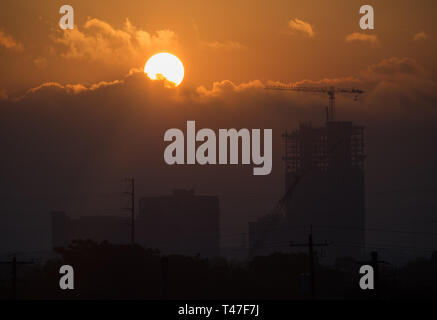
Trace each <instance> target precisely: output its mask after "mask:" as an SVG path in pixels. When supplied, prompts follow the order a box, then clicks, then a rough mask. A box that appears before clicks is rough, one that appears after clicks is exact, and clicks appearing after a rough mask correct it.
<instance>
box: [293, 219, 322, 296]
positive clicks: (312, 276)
mask: <svg viewBox="0 0 437 320" xmlns="http://www.w3.org/2000/svg"><path fill="white" fill-rule="evenodd" d="M328 245H329V244H328V242H327V241H325V242H324V243H314V242H313V227H312V226H311V230H310V234H309V235H308V243H293V242H290V247H308V257H309V264H310V293H311V299H315V298H316V275H315V267H314V247H326V246H328Z"/></svg>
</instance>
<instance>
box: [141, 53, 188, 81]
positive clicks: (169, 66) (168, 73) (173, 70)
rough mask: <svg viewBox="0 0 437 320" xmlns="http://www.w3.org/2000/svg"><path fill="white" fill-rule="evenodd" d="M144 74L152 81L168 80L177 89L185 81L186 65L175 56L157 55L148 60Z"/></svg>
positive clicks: (168, 54) (167, 54)
mask: <svg viewBox="0 0 437 320" xmlns="http://www.w3.org/2000/svg"><path fill="white" fill-rule="evenodd" d="M144 73H146V74H147V76H148V77H149V78H150V79H152V80H163V79H165V80H167V81H169V82H170V83H171V84H172V85H173V86H175V87H177V86H178V85H180V84H181V82H182V80H183V79H184V65H183V64H182V62H181V60H179V58H178V57H176V56H175V55H172V54H170V53H167V52H161V53H157V54H155V55H154V56H152V57H151V58H150V59H149V60H147V62H146V65H145V66H144Z"/></svg>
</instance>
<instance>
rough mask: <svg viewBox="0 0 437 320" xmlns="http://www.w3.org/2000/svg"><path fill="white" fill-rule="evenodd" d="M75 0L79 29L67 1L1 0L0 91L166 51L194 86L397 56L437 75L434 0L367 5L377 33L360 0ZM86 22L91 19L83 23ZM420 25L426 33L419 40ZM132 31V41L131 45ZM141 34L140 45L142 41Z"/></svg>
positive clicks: (318, 75) (105, 70) (296, 75)
mask: <svg viewBox="0 0 437 320" xmlns="http://www.w3.org/2000/svg"><path fill="white" fill-rule="evenodd" d="M69 3H70V4H71V5H72V6H73V8H74V9H75V25H76V29H75V30H74V31H62V30H60V29H59V27H58V20H59V14H58V11H59V7H60V6H61V5H62V4H64V2H63V1H50V0H44V1H25V0H18V1H16V0H3V1H2V2H1V4H0V8H1V10H0V30H1V31H2V34H0V38H7V39H6V40H9V42H10V41H13V42H15V44H16V45H15V46H12V47H11V45H10V44H9V48H8V47H7V46H5V44H4V42H5V41H3V42H0V66H1V70H2V72H1V75H0V90H2V92H5V91H6V92H8V93H9V94H11V93H13V92H16V91H17V90H24V89H27V88H29V87H34V86H37V85H39V84H41V83H44V82H47V81H56V82H59V83H94V82H99V81H102V80H105V81H112V80H116V79H121V78H122V77H123V76H124V75H125V74H126V73H127V72H128V71H129V70H130V69H131V68H138V67H140V68H142V67H143V66H144V63H145V61H146V60H147V58H148V57H150V56H151V55H152V54H154V53H156V52H158V51H162V50H165V51H169V52H171V53H174V54H176V55H177V56H179V57H180V58H181V60H182V61H183V63H184V65H185V68H186V78H185V81H184V86H186V87H188V88H190V87H193V88H195V87H197V86H199V85H204V86H207V87H210V86H211V85H212V83H213V82H214V81H221V80H231V81H233V82H236V83H240V82H247V81H249V80H255V79H258V80H262V81H266V80H280V81H285V82H286V81H299V80H303V79H311V80H319V79H323V78H336V77H347V76H355V75H357V74H358V73H359V72H360V71H362V70H363V69H365V68H366V67H367V66H368V65H371V64H375V63H378V62H379V61H381V60H383V59H386V58H390V57H409V58H412V59H414V60H416V61H417V62H418V63H419V64H420V65H422V66H423V67H424V68H425V69H427V70H428V71H429V72H430V76H431V77H432V78H433V79H435V78H436V74H437V69H436V63H435V57H436V56H437V50H436V49H437V46H436V42H435V41H434V39H435V37H436V34H435V30H437V28H436V24H437V22H435V19H434V17H435V12H436V9H437V8H436V4H435V1H411V0H409V1H406V0H401V1H372V2H369V3H368V4H372V5H373V6H374V9H375V30H374V31H366V32H363V31H361V30H360V29H359V26H358V21H359V8H360V6H361V5H362V1H351V0H335V1H329V2H328V1H314V0H312V1H290V0H285V1H271V2H268V1H241V0H236V1H220V2H209V1H171V0H162V1H139V0H138V1H137V0H129V1H118V0H106V1H82V0H76V1H70V2H69ZM93 19H94V20H93ZM126 19H128V20H129V23H130V25H129V27H127V26H126V21H127V20H126ZM293 19H299V20H301V21H304V22H305V23H308V24H309V25H310V26H311V27H312V30H313V32H314V36H312V37H309V36H308V35H307V34H305V33H303V32H298V31H297V32H296V31H294V32H293V30H292V29H291V28H290V26H289V22H290V20H293ZM87 21H88V22H89V21H92V22H91V23H88V25H87V26H86V23H87ZM356 32H362V33H365V34H368V35H372V36H375V37H376V38H377V43H371V42H366V41H353V42H348V41H346V37H347V36H348V35H350V34H352V33H356ZM422 32H423V33H424V35H425V36H424V37H420V36H419V37H416V40H415V35H417V34H419V33H422ZM145 34H146V36H147V37H150V38H149V40H147V41H146V40H144V38H141V35H143V36H144V35H145ZM129 35H131V36H133V38H132V39H131V42H124V41H125V40H126V39H125V38H123V37H125V36H129ZM136 37H138V38H136ZM99 39H100V40H101V41H99ZM102 39H103V40H102ZM123 39H124V40H123ZM141 39H143V40H144V42H143V45H138V43H137V42H136V41H141ZM72 48H75V49H76V51H75V52H72V51H73V50H72Z"/></svg>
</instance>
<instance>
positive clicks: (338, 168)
mask: <svg viewBox="0 0 437 320" xmlns="http://www.w3.org/2000/svg"><path fill="white" fill-rule="evenodd" d="M328 120H329V118H328ZM363 131H364V128H363V127H360V126H356V125H354V124H353V123H352V122H340V121H327V122H326V125H325V126H323V127H313V126H312V124H311V122H304V123H301V124H300V127H299V128H298V129H297V130H294V131H292V132H285V133H284V134H283V140H284V158H283V159H284V162H285V190H286V191H285V195H284V197H283V199H281V201H280V203H279V205H278V206H279V208H278V209H277V210H275V211H274V212H273V213H272V214H270V215H267V216H264V217H262V218H260V219H258V220H257V221H256V222H251V223H249V235H250V250H251V252H250V253H251V255H252V256H253V255H258V254H268V253H271V252H274V251H284V250H286V251H290V250H291V249H290V247H289V245H290V242H296V243H305V242H306V241H307V239H308V234H309V233H310V232H311V230H312V234H313V238H314V239H315V240H316V241H319V242H321V241H325V240H326V241H327V242H328V243H330V245H329V246H328V247H327V248H326V250H327V253H329V255H330V257H331V258H335V257H345V256H352V257H357V256H360V255H361V252H362V249H363V246H364V215H365V204H364V170H363V162H364V158H365V154H364V138H363ZM281 207H282V208H281ZM279 209H281V210H279ZM303 249H304V248H303Z"/></svg>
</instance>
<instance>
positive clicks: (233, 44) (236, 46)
mask: <svg viewBox="0 0 437 320" xmlns="http://www.w3.org/2000/svg"><path fill="white" fill-rule="evenodd" d="M202 45H203V46H204V47H206V48H210V49H214V50H227V51H237V50H243V49H247V47H246V46H245V45H243V44H241V43H240V42H237V41H225V42H219V41H213V42H202Z"/></svg>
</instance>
